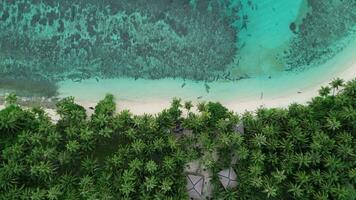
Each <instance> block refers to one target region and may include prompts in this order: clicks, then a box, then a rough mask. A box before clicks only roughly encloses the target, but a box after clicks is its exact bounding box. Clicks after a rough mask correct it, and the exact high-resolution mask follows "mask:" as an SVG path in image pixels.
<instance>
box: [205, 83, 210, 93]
mask: <svg viewBox="0 0 356 200" xmlns="http://www.w3.org/2000/svg"><path fill="white" fill-rule="evenodd" d="M204 86H205V91H206V92H207V93H209V91H210V86H209V85H208V84H207V83H205V84H204Z"/></svg>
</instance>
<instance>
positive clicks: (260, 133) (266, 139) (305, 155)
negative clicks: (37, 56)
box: [0, 80, 356, 200]
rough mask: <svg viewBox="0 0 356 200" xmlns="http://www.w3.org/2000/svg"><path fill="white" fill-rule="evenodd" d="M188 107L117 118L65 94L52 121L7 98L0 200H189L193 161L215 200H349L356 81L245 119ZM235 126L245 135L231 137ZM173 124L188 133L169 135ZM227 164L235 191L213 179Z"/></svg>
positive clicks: (210, 107)
mask: <svg viewBox="0 0 356 200" xmlns="http://www.w3.org/2000/svg"><path fill="white" fill-rule="evenodd" d="M333 93H334V94H333ZM183 107H185V108H183ZM190 108H191V103H189V102H188V103H185V105H184V106H182V105H181V102H180V101H179V100H178V99H175V100H173V102H172V105H171V107H170V108H169V109H166V110H164V111H162V112H161V113H159V114H158V115H156V116H152V115H143V116H134V115H132V114H130V112H129V111H122V112H121V113H118V114H116V113H115V109H116V105H115V103H114V100H113V96H111V95H107V96H106V97H105V99H104V100H102V101H101V102H99V103H98V105H97V106H96V107H95V112H94V114H93V115H92V116H91V117H90V118H88V117H87V116H86V111H85V109H84V108H83V107H82V106H80V105H77V104H75V103H74V101H73V99H72V98H66V99H63V100H61V101H60V102H59V103H58V105H57V112H58V114H59V115H60V117H61V119H60V120H59V121H58V123H56V124H54V123H52V122H51V120H50V119H49V117H48V116H47V115H46V114H45V113H44V111H43V110H42V109H40V108H33V109H31V110H25V109H22V108H21V107H19V106H17V105H16V96H15V95H10V96H8V97H7V105H6V108H5V109H3V110H1V111H0V151H1V154H0V199H187V194H186V191H185V184H186V179H185V177H184V173H183V168H184V165H185V163H187V162H189V161H191V160H195V159H200V160H201V162H202V163H203V164H204V165H205V166H206V167H207V168H208V169H209V170H211V171H212V172H214V173H213V174H214V178H213V183H214V193H213V198H214V199H261V200H264V199H350V200H351V199H355V197H356V196H355V195H356V191H355V184H356V155H355V153H356V152H355V146H356V138H355V134H356V80H353V81H351V82H348V83H347V84H346V85H345V86H343V84H342V81H340V80H335V81H333V82H332V84H331V87H330V88H329V87H324V88H323V89H321V90H320V96H318V97H316V98H314V99H313V100H312V101H311V102H310V103H309V104H308V105H306V106H304V105H297V104H293V105H290V106H289V107H288V108H287V109H277V108H276V109H264V108H261V109H258V110H257V111H256V113H255V114H252V113H245V114H244V115H243V116H238V115H236V114H233V113H232V112H229V111H228V110H227V109H226V108H224V107H223V106H222V105H221V104H219V103H211V102H210V103H201V104H199V106H198V109H199V113H193V112H190V111H189V110H190ZM182 109H186V110H187V115H184V116H183V115H182ZM241 120H242V121H243V123H244V125H245V134H244V135H241V134H239V133H236V132H234V131H233V126H234V125H235V124H236V123H238V122H240V121H241ZM177 125H179V126H182V127H184V128H185V129H190V130H192V131H193V134H192V136H188V135H184V136H182V137H176V135H175V134H173V133H172V129H173V128H175V127H176V126H177ZM214 154H217V155H218V156H214ZM233 158H234V159H236V162H232V160H233ZM230 166H231V167H233V168H234V169H235V170H236V172H237V174H238V182H239V185H238V187H237V188H236V189H231V190H228V191H225V190H224V189H223V187H222V186H221V185H220V183H219V182H218V180H217V177H215V176H216V172H218V171H220V170H221V169H224V168H226V167H230Z"/></svg>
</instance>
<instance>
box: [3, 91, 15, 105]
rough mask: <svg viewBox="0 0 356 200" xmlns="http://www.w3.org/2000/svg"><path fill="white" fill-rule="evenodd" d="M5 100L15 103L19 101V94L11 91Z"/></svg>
mask: <svg viewBox="0 0 356 200" xmlns="http://www.w3.org/2000/svg"><path fill="white" fill-rule="evenodd" d="M5 102H6V104H7V105H14V104H16V102H17V96H16V94H15V93H10V94H8V95H7V96H6V97H5Z"/></svg>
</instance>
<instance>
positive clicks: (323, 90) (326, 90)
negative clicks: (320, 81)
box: [319, 86, 331, 97]
mask: <svg viewBox="0 0 356 200" xmlns="http://www.w3.org/2000/svg"><path fill="white" fill-rule="evenodd" d="M330 91H331V89H330V87H328V86H325V87H324V86H322V87H321V89H320V90H319V94H320V96H322V97H326V96H328V95H329V94H330Z"/></svg>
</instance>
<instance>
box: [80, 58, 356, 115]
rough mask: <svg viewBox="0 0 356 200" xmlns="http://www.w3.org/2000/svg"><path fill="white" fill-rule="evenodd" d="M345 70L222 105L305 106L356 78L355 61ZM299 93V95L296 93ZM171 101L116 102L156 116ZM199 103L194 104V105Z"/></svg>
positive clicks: (238, 109) (246, 108) (247, 108)
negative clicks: (338, 82)
mask: <svg viewBox="0 0 356 200" xmlns="http://www.w3.org/2000/svg"><path fill="white" fill-rule="evenodd" d="M347 65H348V66H349V67H347V68H346V69H345V70H343V71H340V72H339V73H337V74H335V75H334V76H333V77H332V78H328V79H326V80H323V81H322V82H321V83H319V84H317V85H313V86H310V87H306V88H301V89H296V88H294V89H292V90H289V91H283V92H281V93H280V94H277V95H272V96H267V97H264V98H263V99H259V98H255V99H243V100H240V101H239V100H236V101H234V102H227V103H223V105H224V106H226V107H227V108H229V109H230V110H232V111H235V112H237V113H243V112H245V111H254V110H256V109H257V108H259V107H261V106H262V107H266V108H273V107H287V106H288V105H290V104H291V103H300V104H305V103H307V102H308V101H310V100H311V99H312V98H313V97H315V96H317V95H318V91H319V89H320V87H321V86H327V85H328V84H329V83H330V81H331V80H332V79H334V78H337V77H339V78H342V79H343V80H345V81H350V80H352V79H354V78H356V60H353V61H348V63H347ZM298 92H301V93H298ZM170 101H171V100H167V101H164V100H162V101H154V102H132V101H125V100H121V101H118V102H117V103H118V110H119V111H121V110H124V109H128V110H130V111H131V112H132V113H134V114H144V113H148V114H156V113H158V112H160V111H162V109H164V108H168V107H169V105H170ZM198 102H199V101H196V102H194V103H195V104H196V103H198ZM80 103H81V104H83V105H84V106H86V107H88V106H93V105H95V103H90V102H85V101H81V102H80Z"/></svg>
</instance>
